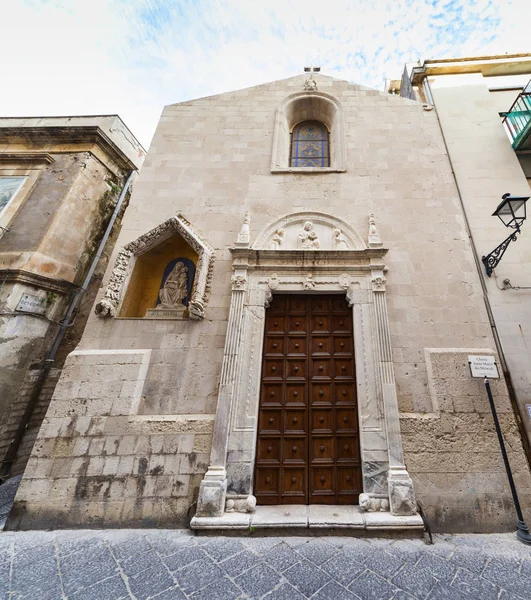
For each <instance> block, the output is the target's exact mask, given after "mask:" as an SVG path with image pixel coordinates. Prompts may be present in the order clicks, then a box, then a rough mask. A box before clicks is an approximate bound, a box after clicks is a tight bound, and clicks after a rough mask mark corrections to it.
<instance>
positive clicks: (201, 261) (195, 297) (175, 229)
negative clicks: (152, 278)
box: [95, 213, 214, 319]
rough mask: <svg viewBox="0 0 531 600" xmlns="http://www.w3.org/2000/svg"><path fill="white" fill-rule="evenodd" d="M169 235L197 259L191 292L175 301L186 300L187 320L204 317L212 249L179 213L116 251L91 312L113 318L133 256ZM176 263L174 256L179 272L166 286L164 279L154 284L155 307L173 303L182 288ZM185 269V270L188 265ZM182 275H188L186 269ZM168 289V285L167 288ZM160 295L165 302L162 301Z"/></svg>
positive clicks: (129, 273)
mask: <svg viewBox="0 0 531 600" xmlns="http://www.w3.org/2000/svg"><path fill="white" fill-rule="evenodd" d="M172 236H177V237H179V238H180V239H182V241H183V242H184V243H185V244H186V245H187V246H188V247H189V248H190V249H191V251H192V252H193V254H194V256H195V257H196V262H197V264H196V267H195V277H194V281H193V288H192V289H191V292H190V290H188V295H187V296H186V297H184V296H183V298H181V299H180V300H179V302H181V303H182V301H183V299H184V300H185V301H186V302H187V304H188V312H189V316H190V318H191V319H202V318H203V317H204V311H205V307H206V304H207V302H208V299H209V296H210V285H211V280H212V272H213V267H214V249H213V248H212V247H211V246H210V245H209V244H207V243H206V242H205V241H204V240H202V239H201V238H200V237H199V236H198V234H197V233H196V232H195V231H194V230H193V228H192V226H191V225H190V223H189V222H188V221H187V220H186V219H185V218H184V217H183V215H182V214H180V213H179V214H178V215H176V216H174V217H171V218H170V219H168V220H167V221H165V222H164V223H161V224H160V225H158V226H157V227H155V228H154V229H152V230H151V231H148V232H147V233H145V234H144V235H142V236H140V237H139V238H137V239H136V240H134V241H132V242H130V243H129V244H127V245H126V246H124V247H123V248H122V249H121V250H120V251H119V253H118V256H117V257H116V261H115V264H114V268H113V270H112V273H111V277H110V279H109V282H108V284H107V287H106V288H105V292H104V295H103V298H102V299H101V300H100V301H99V302H98V303H97V304H96V307H95V313H96V314H97V315H98V316H99V317H101V318H106V317H116V316H117V315H118V313H119V311H120V308H121V305H122V303H123V301H124V295H125V291H126V287H127V285H128V284H129V279H130V277H131V274H132V272H133V268H134V267H135V262H136V261H137V259H139V258H141V257H142V256H143V255H146V254H147V253H148V252H150V251H155V250H156V247H159V246H163V244H164V243H167V242H168V241H169V240H170V239H171V238H172ZM178 264H179V262H178V259H177V263H176V264H175V265H174V266H173V268H174V269H177V270H178V271H179V273H177V272H175V274H174V275H173V276H171V279H170V282H169V283H168V286H167V288H168V289H165V282H163V283H162V286H160V285H159V287H157V290H156V291H157V294H158V301H157V306H159V305H161V304H168V301H169V302H170V304H175V302H176V298H177V296H178V295H179V293H180V292H178V290H180V287H182V285H181V286H180V284H179V281H180V279H184V277H183V273H184V271H183V269H182V267H178ZM182 264H183V266H184V267H186V265H185V264H184V262H182ZM186 268H188V270H189V267H186ZM186 275H187V276H188V272H187V273H186ZM165 277H166V279H165V281H167V279H168V278H169V277H170V275H169V274H168V275H167V276H165ZM179 277H180V279H179ZM159 282H160V280H159ZM181 283H182V282H181ZM157 285H158V284H157ZM179 286H180V287H179ZM169 288H171V290H170V289H169ZM163 290H165V291H163ZM161 294H162V296H163V297H164V298H165V299H166V301H167V302H165V303H164V302H163V297H162V296H161ZM152 308H155V310H156V307H155V306H153V305H152ZM166 308H167V307H166ZM161 310H162V309H161ZM134 316H139V315H134ZM141 316H143V315H141Z"/></svg>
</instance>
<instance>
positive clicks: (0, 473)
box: [0, 171, 135, 482]
mask: <svg viewBox="0 0 531 600" xmlns="http://www.w3.org/2000/svg"><path fill="white" fill-rule="evenodd" d="M134 173H135V171H131V172H130V173H129V177H128V178H127V181H126V182H125V185H124V187H123V188H122V192H121V194H120V197H119V198H118V202H117V203H116V206H115V207H114V212H113V213H112V215H111V218H110V219H109V222H108V223H107V228H106V230H105V233H104V234H103V237H102V238H101V241H100V245H99V247H98V251H97V252H96V254H95V255H94V258H93V259H92V262H91V265H90V268H89V270H88V272H87V274H86V276H85V279H84V281H83V284H82V285H81V287H79V288H78V289H77V290H76V293H75V294H74V295H73V296H72V299H71V300H70V303H69V305H68V309H67V311H66V314H65V317H64V319H63V320H62V321H61V326H60V327H59V329H58V331H57V333H56V334H55V338H54V340H53V342H52V345H51V347H50V349H49V350H48V352H47V354H46V357H45V359H44V360H43V362H42V363H41V367H40V371H39V375H38V377H37V380H36V381H35V383H34V385H33V390H32V392H31V396H30V399H29V401H28V404H27V405H26V409H25V410H24V414H23V415H22V418H21V420H20V423H19V425H18V428H17V430H16V432H15V436H14V437H13V440H12V442H11V444H10V445H9V448H8V449H7V452H6V455H5V457H4V460H3V461H2V466H1V468H0V482H3V481H4V480H5V479H7V478H8V477H9V473H10V471H11V467H12V466H13V463H14V462H15V460H16V458H17V454H18V450H19V448H20V444H21V442H22V439H23V437H24V433H25V431H26V427H27V426H28V423H29V421H30V419H31V416H32V414H33V411H34V410H35V406H36V405H37V402H38V400H39V396H40V394H41V390H42V386H43V385H44V382H45V381H46V378H47V377H48V373H49V372H50V369H51V368H52V366H53V364H54V362H55V357H56V355H57V351H58V349H59V346H60V345H61V342H62V341H63V338H64V336H65V333H66V330H67V328H68V327H69V323H70V320H71V318H72V315H73V314H74V311H75V310H76V308H77V306H78V303H79V300H80V299H81V297H82V296H83V294H84V293H85V292H86V291H87V287H88V286H89V284H90V282H91V280H92V276H93V275H94V271H95V270H96V266H97V265H98V262H99V260H100V258H101V255H102V254H103V250H104V248H105V244H106V243H107V240H108V239H109V235H110V234H111V230H112V228H113V225H114V223H115V221H116V218H117V217H118V213H119V212H120V209H121V208H122V204H123V201H124V198H125V195H126V194H127V191H128V189H129V187H130V185H131V181H132V179H133V175H134Z"/></svg>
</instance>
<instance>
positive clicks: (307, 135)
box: [290, 121, 330, 167]
mask: <svg viewBox="0 0 531 600" xmlns="http://www.w3.org/2000/svg"><path fill="white" fill-rule="evenodd" d="M329 148H330V144H329V132H328V129H327V127H326V125H324V124H323V123H321V122H320V121H303V122H302V123H298V124H297V125H295V127H294V128H293V131H292V132H291V149H290V167H329V166H330V150H329Z"/></svg>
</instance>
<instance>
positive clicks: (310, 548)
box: [297, 539, 338, 566]
mask: <svg viewBox="0 0 531 600" xmlns="http://www.w3.org/2000/svg"><path fill="white" fill-rule="evenodd" d="M297 552H298V553H299V554H300V555H301V556H303V557H304V558H306V559H308V560H309V561H310V562H312V563H313V564H314V565H317V566H320V565H322V564H323V563H324V562H326V561H327V560H330V558H332V556H334V555H335V554H337V552H338V550H337V548H334V547H333V546H331V545H330V544H327V543H326V542H325V541H324V540H321V539H314V540H312V541H311V542H309V543H308V544H304V546H299V547H298V548H297Z"/></svg>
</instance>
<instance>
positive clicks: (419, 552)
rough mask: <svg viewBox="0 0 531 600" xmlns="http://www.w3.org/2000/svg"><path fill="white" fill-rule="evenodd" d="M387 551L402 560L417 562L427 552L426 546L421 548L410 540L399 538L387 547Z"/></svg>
mask: <svg viewBox="0 0 531 600" xmlns="http://www.w3.org/2000/svg"><path fill="white" fill-rule="evenodd" d="M386 552H389V554H392V555H393V556H396V557H397V558H399V559H400V560H403V561H406V562H410V563H416V562H417V561H418V560H419V559H420V557H421V556H423V555H424V554H425V553H426V546H424V547H420V548H419V546H416V545H413V544H412V543H411V542H410V541H405V540H398V541H396V542H394V543H393V544H391V545H390V546H389V547H388V548H386Z"/></svg>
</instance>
